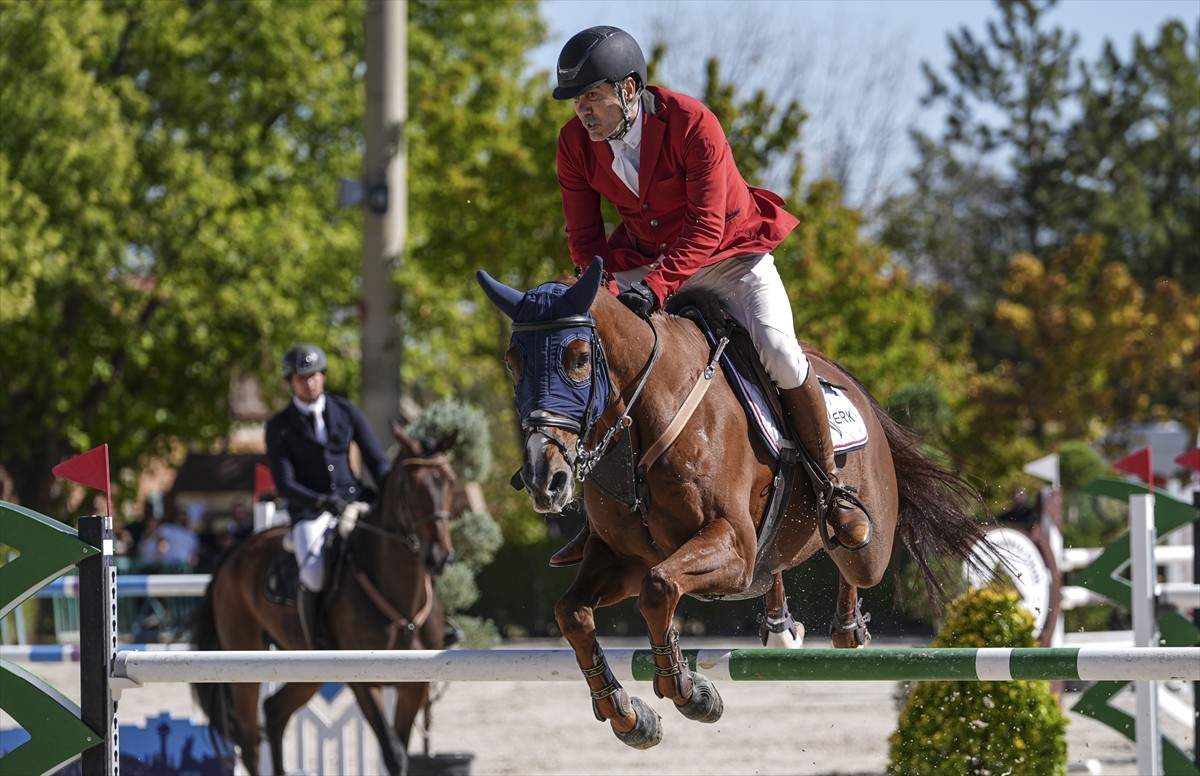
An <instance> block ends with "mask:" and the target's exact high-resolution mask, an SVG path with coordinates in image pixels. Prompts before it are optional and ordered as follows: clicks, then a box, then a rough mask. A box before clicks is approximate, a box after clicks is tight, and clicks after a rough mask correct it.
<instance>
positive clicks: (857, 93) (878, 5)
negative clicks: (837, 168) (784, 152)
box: [529, 0, 1200, 204]
mask: <svg viewBox="0 0 1200 776" xmlns="http://www.w3.org/2000/svg"><path fill="white" fill-rule="evenodd" d="M541 12H542V17H543V18H544V19H545V20H546V22H547V24H548V26H549V38H548V42H547V44H546V45H544V46H542V47H540V48H539V49H537V50H535V51H534V52H533V53H532V54H531V56H530V61H529V64H530V66H531V68H532V69H533V70H544V71H546V72H547V74H548V76H547V77H548V78H549V77H550V76H549V74H550V73H552V72H553V70H554V64H555V60H556V59H557V56H558V51H559V49H560V48H561V47H562V44H563V43H565V42H566V40H567V39H568V38H569V37H570V36H571V35H573V34H574V33H575V32H578V31H579V30H582V29H584V28H586V27H590V26H593V25H596V24H612V25H615V26H617V27H621V28H622V29H624V30H626V31H628V32H629V33H630V34H632V35H633V36H634V37H635V38H636V39H637V40H638V41H639V42H640V43H642V45H643V48H648V46H649V45H650V44H651V42H653V41H655V40H659V39H664V38H665V39H667V40H669V41H672V47H671V48H669V49H668V54H667V57H666V58H665V60H664V62H663V64H662V68H661V69H660V71H659V72H658V74H657V75H658V77H659V80H660V81H662V82H664V83H667V84H669V85H670V86H671V87H673V88H676V89H679V90H680V91H685V92H689V91H691V92H694V91H697V90H698V89H699V88H700V85H701V84H702V82H703V69H702V68H703V63H704V61H705V59H706V58H708V57H710V56H714V55H715V56H717V57H718V58H720V60H721V62H722V66H723V68H724V67H725V65H726V63H728V62H732V61H733V60H734V58H736V57H740V58H741V59H742V61H743V67H742V70H741V71H740V72H741V73H743V74H744V75H743V76H742V77H741V78H740V79H739V78H736V77H735V78H733V80H735V81H736V82H737V83H738V84H739V86H747V85H754V86H762V85H765V86H766V87H767V88H768V94H771V92H770V89H771V88H783V89H790V90H791V91H790V92H788V96H789V97H790V96H793V95H795V94H797V93H798V96H799V97H800V99H801V103H802V105H803V106H804V108H805V109H806V110H807V111H808V112H809V113H810V114H811V116H812V118H810V120H809V123H808V124H807V125H806V127H805V129H804V131H803V133H802V137H803V142H804V147H805V155H806V159H807V160H808V161H807V164H808V165H809V169H810V170H813V171H815V170H816V168H817V167H820V166H822V165H829V164H836V163H837V162H836V161H831V159H832V158H833V156H834V154H835V149H837V148H839V147H844V144H845V141H846V139H847V138H849V142H850V145H851V147H853V148H857V149H858V153H857V157H856V160H855V162H854V164H855V165H858V166H859V167H864V166H872V165H873V173H871V174H874V175H875V176H876V179H877V180H878V181H881V183H880V184H879V185H881V186H885V187H886V186H890V185H893V184H894V183H895V182H896V181H899V180H900V178H901V177H902V174H903V170H904V169H905V166H906V164H907V163H908V162H909V161H910V160H911V145H910V143H909V141H908V139H907V134H906V130H907V129H908V127H909V126H912V125H918V126H921V127H922V128H924V129H925V130H926V131H929V132H931V133H935V132H936V130H937V129H939V127H940V118H939V117H938V116H937V115H936V114H934V113H933V112H931V111H929V110H923V109H921V107H920V105H919V98H920V95H921V93H922V92H923V91H924V88H925V79H924V77H923V76H922V75H921V63H922V62H928V63H929V64H930V65H932V66H933V67H934V68H935V70H937V71H938V72H943V73H944V71H945V65H946V64H947V63H948V61H949V48H948V46H947V45H946V36H947V34H948V33H950V32H955V31H957V30H958V29H959V28H960V27H966V28H968V29H969V30H970V31H971V32H972V33H973V34H974V35H975V36H976V37H977V38H978V39H984V38H985V35H986V26H985V25H986V23H987V22H988V21H990V20H999V18H1000V14H999V11H998V9H997V8H996V6H995V4H994V3H992V2H991V0H733V1H732V2H731V1H730V0H542V3H541ZM1168 19H1179V20H1182V21H1184V22H1185V23H1187V24H1188V25H1189V27H1190V28H1191V29H1192V30H1193V31H1194V30H1195V29H1196V25H1197V24H1198V23H1200V2H1197V0H1062V1H1061V2H1060V3H1059V4H1058V5H1057V6H1055V7H1054V8H1053V9H1051V10H1050V11H1049V12H1048V14H1047V16H1046V21H1047V23H1048V24H1049V25H1053V26H1058V27H1061V28H1063V29H1064V30H1066V31H1068V32H1074V33H1077V34H1078V36H1079V45H1078V47H1077V48H1076V51H1075V54H1076V57H1077V58H1080V57H1082V58H1083V59H1085V60H1086V61H1088V62H1092V61H1094V60H1095V59H1096V58H1097V57H1098V56H1099V54H1100V52H1101V50H1102V46H1103V43H1104V41H1106V40H1111V41H1112V42H1113V43H1114V45H1115V46H1116V48H1117V51H1118V53H1119V54H1120V56H1121V58H1122V59H1128V57H1129V53H1130V51H1131V50H1132V44H1133V39H1134V35H1135V34H1137V33H1140V34H1141V35H1142V37H1143V39H1145V40H1148V41H1153V40H1155V39H1156V38H1157V31H1158V29H1159V28H1160V27H1161V25H1162V24H1163V23H1164V22H1165V21H1167V20H1168ZM1193 34H1194V32H1193ZM679 40H683V41H686V42H685V43H683V44H677V43H675V41H679ZM780 68H782V70H781V69H780ZM723 75H725V76H726V77H730V75H731V73H730V72H726V71H725V70H724V69H723ZM756 77H761V78H762V80H764V81H765V84H747V83H745V82H746V81H753V80H754V79H755V78H756ZM787 81H792V83H785V82H787ZM865 83H873V84H874V85H875V93H874V94H871V93H868V90H867V89H866V88H864V87H863V86H862V84H865ZM883 116H887V117H889V118H888V119H887V120H884V119H883V118H882V117H883ZM569 117H570V111H569V109H568V108H567V107H566V106H564V111H563V120H564V121H565V120H566V119H567V118H569ZM864 117H869V120H864ZM885 137H886V138H887V140H886V143H887V145H886V146H884V145H882V144H881V142H880V138H885ZM839 142H841V144H842V145H841V146H839ZM868 148H869V150H870V153H868V152H867V151H868ZM872 156H873V157H874V158H873V159H872V158H871V157H872ZM864 175H865V174H864V173H859V174H858V177H859V178H860V181H861V180H862V179H863V176H864ZM850 199H851V201H852V203H853V200H854V197H851V198H850ZM854 204H857V203H854Z"/></svg>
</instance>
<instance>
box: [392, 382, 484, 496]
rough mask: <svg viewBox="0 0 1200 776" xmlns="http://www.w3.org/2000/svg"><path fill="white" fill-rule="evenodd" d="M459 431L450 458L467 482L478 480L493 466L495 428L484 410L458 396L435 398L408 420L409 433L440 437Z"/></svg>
mask: <svg viewBox="0 0 1200 776" xmlns="http://www.w3.org/2000/svg"><path fill="white" fill-rule="evenodd" d="M451 431H458V442H457V443H456V444H455V445H454V449H453V450H451V451H450V459H451V460H452V461H453V462H454V468H455V469H456V470H457V471H458V473H459V475H460V476H461V477H462V478H463V479H464V480H466V481H468V482H478V481H479V480H482V479H484V478H485V477H487V475H488V470H489V469H491V467H492V435H491V434H492V432H491V431H490V430H489V428H488V424H487V418H486V417H485V416H484V414H483V410H481V409H479V408H478V407H475V406H473V405H471V404H468V403H466V402H461V401H457V400H455V399H442V400H441V401H438V402H435V403H433V404H431V405H429V406H428V407H426V408H425V409H424V410H422V411H421V414H420V415H418V416H417V417H416V418H415V419H414V420H413V422H412V423H410V424H409V426H408V429H407V433H408V435H409V436H415V437H427V438H429V439H440V438H441V437H443V436H445V435H446V434H448V433H450V432H451Z"/></svg>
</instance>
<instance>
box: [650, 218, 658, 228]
mask: <svg viewBox="0 0 1200 776" xmlns="http://www.w3.org/2000/svg"><path fill="white" fill-rule="evenodd" d="M650 226H658V219H657V218H651V219H650Z"/></svg>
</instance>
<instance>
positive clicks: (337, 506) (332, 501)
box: [317, 493, 347, 517]
mask: <svg viewBox="0 0 1200 776" xmlns="http://www.w3.org/2000/svg"><path fill="white" fill-rule="evenodd" d="M346 506H347V505H346V500H345V499H344V498H342V497H341V496H339V495H337V494H336V493H333V494H330V495H328V496H324V497H322V498H320V499H317V509H321V510H324V511H325V512H328V513H329V514H331V515H333V516H334V517H341V516H342V513H343V512H345V511H346Z"/></svg>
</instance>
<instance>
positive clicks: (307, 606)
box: [296, 585, 329, 649]
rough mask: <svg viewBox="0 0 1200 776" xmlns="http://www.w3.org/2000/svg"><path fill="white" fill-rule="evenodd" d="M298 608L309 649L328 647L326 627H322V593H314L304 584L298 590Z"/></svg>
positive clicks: (301, 626)
mask: <svg viewBox="0 0 1200 776" xmlns="http://www.w3.org/2000/svg"><path fill="white" fill-rule="evenodd" d="M296 609H297V610H298V611H299V612H300V628H301V630H303V631H304V641H305V642H306V643H307V644H308V648H309V649H328V647H329V645H328V643H327V639H326V638H325V633H324V629H323V628H322V627H321V619H320V610H321V594H320V593H314V592H313V591H311V590H309V589H308V588H307V587H305V586H304V585H300V586H299V589H298V590H297V592H296Z"/></svg>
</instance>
